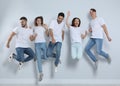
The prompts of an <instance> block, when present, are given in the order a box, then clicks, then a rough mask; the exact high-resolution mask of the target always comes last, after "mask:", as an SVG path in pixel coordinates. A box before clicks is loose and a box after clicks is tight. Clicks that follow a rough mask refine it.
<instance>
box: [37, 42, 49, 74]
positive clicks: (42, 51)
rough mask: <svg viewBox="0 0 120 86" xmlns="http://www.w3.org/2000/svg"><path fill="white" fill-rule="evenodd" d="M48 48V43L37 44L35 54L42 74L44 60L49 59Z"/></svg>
mask: <svg viewBox="0 0 120 86" xmlns="http://www.w3.org/2000/svg"><path fill="white" fill-rule="evenodd" d="M46 51H47V46H46V43H45V42H43V43H35V54H36V57H37V65H38V70H39V72H40V73H41V72H42V59H47V57H46Z"/></svg>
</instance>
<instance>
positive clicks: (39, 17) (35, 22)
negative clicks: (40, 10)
mask: <svg viewBox="0 0 120 86" xmlns="http://www.w3.org/2000/svg"><path fill="white" fill-rule="evenodd" d="M37 19H41V25H43V17H42V16H38V17H36V18H35V20H34V25H35V26H38V24H37Z"/></svg>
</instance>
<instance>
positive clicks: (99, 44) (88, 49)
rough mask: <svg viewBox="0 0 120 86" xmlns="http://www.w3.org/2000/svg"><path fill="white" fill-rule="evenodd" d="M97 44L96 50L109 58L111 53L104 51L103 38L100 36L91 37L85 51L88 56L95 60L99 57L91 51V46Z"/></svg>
mask: <svg viewBox="0 0 120 86" xmlns="http://www.w3.org/2000/svg"><path fill="white" fill-rule="evenodd" d="M95 44H96V51H97V53H98V54H99V55H101V56H103V57H105V58H108V57H109V55H108V54H107V53H105V52H104V51H102V45H103V39H99V38H90V40H89V42H88V44H87V46H86V48H85V51H86V53H87V54H88V56H89V57H90V58H91V59H92V60H93V61H94V62H96V61H97V59H96V57H95V55H93V53H92V52H91V48H92V47H93V46H94V45H95Z"/></svg>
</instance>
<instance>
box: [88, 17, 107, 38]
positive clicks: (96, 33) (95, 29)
mask: <svg viewBox="0 0 120 86" xmlns="http://www.w3.org/2000/svg"><path fill="white" fill-rule="evenodd" d="M104 24H105V22H104V20H103V18H98V17H97V18H95V19H93V20H91V22H90V28H91V29H92V36H91V38H101V39H103V28H102V25H104Z"/></svg>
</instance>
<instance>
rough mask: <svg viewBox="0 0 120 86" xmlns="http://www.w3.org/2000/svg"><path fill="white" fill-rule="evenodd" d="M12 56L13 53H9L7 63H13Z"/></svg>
mask: <svg viewBox="0 0 120 86" xmlns="http://www.w3.org/2000/svg"><path fill="white" fill-rule="evenodd" d="M13 56H14V53H11V54H10V56H9V58H8V61H9V62H12V61H13V59H14V58H13Z"/></svg>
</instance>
